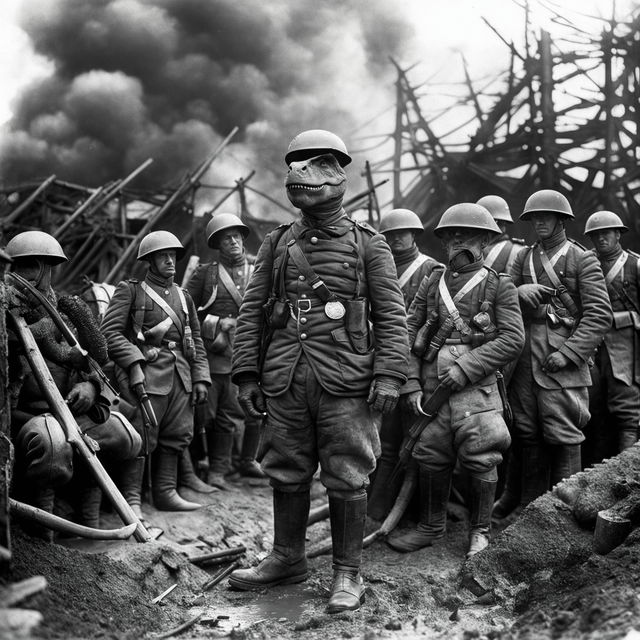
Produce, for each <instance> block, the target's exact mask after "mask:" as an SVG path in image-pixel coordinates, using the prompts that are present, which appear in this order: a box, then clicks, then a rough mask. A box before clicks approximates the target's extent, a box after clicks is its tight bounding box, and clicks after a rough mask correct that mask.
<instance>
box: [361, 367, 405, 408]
mask: <svg viewBox="0 0 640 640" xmlns="http://www.w3.org/2000/svg"><path fill="white" fill-rule="evenodd" d="M401 386H402V383H401V382H400V380H398V379H396V378H392V377H391V376H377V377H375V378H374V379H373V382H372V383H371V388H370V389H369V396H368V397H367V402H368V403H369V404H370V405H371V407H372V408H373V410H374V411H380V412H381V413H391V412H392V411H393V410H394V409H395V406H396V405H397V404H398V398H399V397H400V392H399V389H400V387H401Z"/></svg>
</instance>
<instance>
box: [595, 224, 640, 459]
mask: <svg viewBox="0 0 640 640" xmlns="http://www.w3.org/2000/svg"><path fill="white" fill-rule="evenodd" d="M626 232H627V227H626V226H625V225H624V224H622V220H620V218H619V217H618V216H617V215H616V214H615V213H613V212H611V211H598V212H597V213H594V214H592V215H591V216H589V218H588V219H587V223H586V225H585V229H584V233H585V235H587V236H589V238H590V240H591V242H592V243H593V246H594V250H595V253H596V255H597V256H598V260H599V261H600V265H601V267H602V271H603V273H604V279H605V283H606V285H607V290H608V292H609V299H610V300H611V306H612V308H613V325H612V327H611V329H610V330H609V331H608V332H607V333H606V334H605V336H604V341H603V342H602V344H601V345H600V347H599V348H598V351H597V352H596V357H595V366H594V367H593V368H592V369H591V378H592V380H593V386H592V387H591V389H590V394H591V402H590V411H591V416H592V418H591V421H590V425H589V426H588V427H587V429H585V436H586V441H585V443H584V445H583V455H584V454H585V453H587V456H586V459H585V460H583V462H584V463H585V466H586V464H587V463H595V462H600V461H601V460H603V459H604V458H606V457H610V456H611V455H615V454H616V453H619V452H620V451H622V450H624V449H627V448H628V447H630V446H631V445H633V444H634V443H635V442H636V441H637V439H638V422H639V421H640V386H639V382H640V380H639V378H638V377H639V376H640V345H639V344H638V340H637V331H638V329H640V297H639V296H640V260H639V259H638V256H637V255H635V254H632V253H630V252H628V251H625V250H624V249H623V248H622V246H621V245H620V236H621V235H622V234H623V233H626ZM607 418H610V419H611V420H609V419H607Z"/></svg>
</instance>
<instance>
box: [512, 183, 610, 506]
mask: <svg viewBox="0 0 640 640" xmlns="http://www.w3.org/2000/svg"><path fill="white" fill-rule="evenodd" d="M573 217H574V215H573V211H572V210H571V205H570V204H569V201H568V200H567V199H566V198H565V197H564V196H563V195H562V194H561V193H559V192H557V191H554V190H552V189H543V190H541V191H536V192H535V193H534V194H533V195H531V196H530V197H529V199H528V200H527V202H526V204H525V207H524V211H523V212H522V214H521V215H520V219H521V220H528V221H530V222H531V223H532V226H533V229H534V231H535V233H536V235H537V237H538V240H537V242H536V243H535V244H534V245H533V247H531V248H529V249H527V250H525V251H523V252H521V253H520V254H519V255H518V257H517V258H516V261H515V264H514V267H513V278H514V283H515V284H516V286H517V287H518V297H519V299H520V307H521V309H522V312H523V316H524V323H525V328H526V330H527V340H526V342H525V347H524V350H523V352H522V356H521V358H520V360H519V361H518V364H517V366H516V369H515V372H514V374H513V378H512V380H511V386H510V388H509V398H510V400H511V406H512V409H513V414H514V434H515V437H516V439H517V440H518V442H519V443H520V445H521V446H522V492H523V495H522V503H523V504H528V503H529V502H530V501H531V500H533V499H534V498H536V497H538V496H539V495H541V494H542V493H544V492H545V491H547V490H548V488H549V474H548V465H549V464H550V471H551V476H550V480H551V485H555V484H556V483H557V482H559V481H560V480H562V479H563V478H566V477H568V476H570V475H572V474H574V473H576V472H577V471H580V469H581V459H580V443H581V442H582V441H583V440H584V435H583V433H582V429H583V428H584V426H585V425H586V424H587V421H588V419H589V398H588V391H587V387H588V386H589V385H590V384H591V377H590V374H589V364H590V361H591V360H592V356H593V353H594V351H595V349H596V347H597V346H598V345H599V344H600V342H601V340H602V338H603V336H604V334H605V333H606V332H607V330H608V329H609V327H610V326H611V305H610V303H609V297H608V295H607V288H606V286H605V283H604V277H603V275H602V269H601V268H600V265H599V264H598V260H597V258H596V257H595V256H594V255H593V253H592V252H591V251H586V250H585V249H584V248H583V247H581V246H580V245H579V244H577V243H576V242H575V241H573V240H570V239H568V238H567V234H566V232H565V222H566V221H567V220H570V219H572V218H573Z"/></svg>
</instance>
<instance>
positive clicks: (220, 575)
mask: <svg viewBox="0 0 640 640" xmlns="http://www.w3.org/2000/svg"><path fill="white" fill-rule="evenodd" d="M241 566H242V562H241V561H240V560H236V561H235V562H234V563H233V564H232V565H231V566H229V567H227V568H226V569H223V570H222V571H220V573H218V574H216V575H215V576H214V577H213V578H211V580H207V581H206V582H205V583H204V584H203V585H202V590H203V591H207V590H208V589H211V587H215V585H217V584H218V583H219V582H222V580H224V579H225V578H226V577H227V576H228V575H229V574H230V573H232V572H233V571H235V570H236V569H239V568H240V567H241Z"/></svg>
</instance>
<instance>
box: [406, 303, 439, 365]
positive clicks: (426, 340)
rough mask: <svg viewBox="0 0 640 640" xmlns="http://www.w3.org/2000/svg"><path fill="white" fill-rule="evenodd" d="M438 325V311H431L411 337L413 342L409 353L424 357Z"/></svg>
mask: <svg viewBox="0 0 640 640" xmlns="http://www.w3.org/2000/svg"><path fill="white" fill-rule="evenodd" d="M439 326H440V324H439V319H438V312H437V311H432V312H431V313H430V314H429V317H428V318H427V321H426V322H425V323H424V324H423V325H422V326H421V327H420V328H419V329H418V331H417V332H416V337H415V338H414V339H413V344H412V345H411V353H413V354H414V355H416V356H418V358H424V354H425V353H426V351H427V347H428V346H429V344H430V343H431V340H433V336H434V335H435V333H436V331H437V330H438V327H439Z"/></svg>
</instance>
